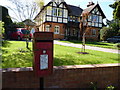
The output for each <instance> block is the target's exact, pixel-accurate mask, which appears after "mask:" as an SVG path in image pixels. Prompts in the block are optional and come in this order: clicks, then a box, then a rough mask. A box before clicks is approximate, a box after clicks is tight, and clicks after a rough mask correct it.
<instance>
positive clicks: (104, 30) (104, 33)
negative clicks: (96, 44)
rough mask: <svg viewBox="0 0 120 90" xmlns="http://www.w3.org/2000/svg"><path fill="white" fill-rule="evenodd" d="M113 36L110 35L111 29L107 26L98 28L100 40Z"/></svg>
mask: <svg viewBox="0 0 120 90" xmlns="http://www.w3.org/2000/svg"><path fill="white" fill-rule="evenodd" d="M111 36H113V35H112V29H111V28H109V27H103V28H102V29H101V30H100V40H102V41H105V40H107V38H109V37H111Z"/></svg>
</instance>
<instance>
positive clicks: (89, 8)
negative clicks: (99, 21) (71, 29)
mask: <svg viewBox="0 0 120 90" xmlns="http://www.w3.org/2000/svg"><path fill="white" fill-rule="evenodd" d="M95 6H96V5H91V6H89V7H87V8H86V9H84V10H83V13H85V12H90V11H91V10H92V9H93V8H94V7H95Z"/></svg>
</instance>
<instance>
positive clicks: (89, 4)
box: [87, 2, 95, 7]
mask: <svg viewBox="0 0 120 90" xmlns="http://www.w3.org/2000/svg"><path fill="white" fill-rule="evenodd" d="M92 5H95V3H93V2H89V3H88V5H87V7H89V6H92Z"/></svg>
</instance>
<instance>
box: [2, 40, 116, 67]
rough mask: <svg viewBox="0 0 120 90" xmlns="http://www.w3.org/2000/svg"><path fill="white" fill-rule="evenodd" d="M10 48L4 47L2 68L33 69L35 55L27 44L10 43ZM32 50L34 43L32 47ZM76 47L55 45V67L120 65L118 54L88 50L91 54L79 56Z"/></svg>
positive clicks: (78, 50)
mask: <svg viewBox="0 0 120 90" xmlns="http://www.w3.org/2000/svg"><path fill="white" fill-rule="evenodd" d="M9 42H10V46H9V47H2V50H3V55H2V67H3V68H14V67H32V61H33V53H32V52H30V51H28V50H26V48H25V42H22V41H9ZM29 47H31V49H32V43H31V42H30V46H29ZM80 51H81V50H80V49H78V48H74V47H66V46H60V45H54V66H61V65H83V64H105V63H118V54H113V53H106V52H101V51H94V50H86V51H87V52H88V53H89V54H85V55H82V54H78V53H76V52H80Z"/></svg>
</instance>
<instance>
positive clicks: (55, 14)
mask: <svg viewBox="0 0 120 90" xmlns="http://www.w3.org/2000/svg"><path fill="white" fill-rule="evenodd" d="M53 16H57V8H53Z"/></svg>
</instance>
